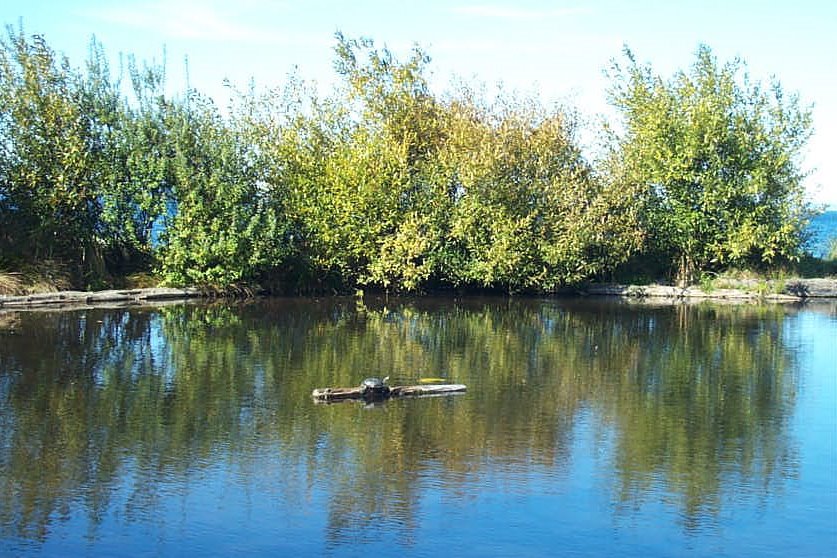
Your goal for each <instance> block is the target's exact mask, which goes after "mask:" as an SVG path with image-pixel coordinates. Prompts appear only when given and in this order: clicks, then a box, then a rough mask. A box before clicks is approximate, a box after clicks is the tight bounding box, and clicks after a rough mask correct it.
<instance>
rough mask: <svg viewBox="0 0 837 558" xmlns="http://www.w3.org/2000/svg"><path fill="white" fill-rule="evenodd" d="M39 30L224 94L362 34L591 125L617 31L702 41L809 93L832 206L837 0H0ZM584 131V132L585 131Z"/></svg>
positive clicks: (303, 64) (814, 183) (439, 77)
mask: <svg viewBox="0 0 837 558" xmlns="http://www.w3.org/2000/svg"><path fill="white" fill-rule="evenodd" d="M21 18H22V21H23V26H24V30H25V32H26V33H27V34H33V33H39V34H43V35H44V36H45V38H46V40H47V42H48V44H50V45H51V46H52V47H53V48H55V49H56V50H59V51H62V52H64V53H65V54H67V55H68V56H69V57H70V60H71V62H72V63H73V64H75V65H80V64H81V63H82V62H83V60H84V59H85V57H86V54H87V48H88V44H89V41H90V38H91V36H93V35H95V36H96V37H97V38H98V39H99V40H100V41H101V42H102V43H103V44H104V46H105V49H106V52H107V53H108V54H110V55H111V56H112V57H113V58H114V59H116V57H117V55H118V54H119V53H120V52H121V53H125V54H134V55H136V56H137V58H139V59H146V60H151V59H156V60H157V61H160V60H161V59H162V53H163V47H165V51H166V60H167V66H168V75H169V87H170V88H171V89H172V90H173V91H181V90H182V89H184V88H185V78H184V72H183V69H184V67H185V64H184V59H185V58H186V57H187V56H188V58H189V82H190V84H191V85H192V86H193V87H196V88H197V89H198V90H200V91H202V92H204V93H207V94H210V95H212V96H214V97H216V99H217V100H218V101H219V102H220V103H224V102H225V101H224V95H225V91H226V90H225V89H224V87H223V80H224V79H225V78H228V79H229V80H230V81H231V82H232V83H233V84H235V85H237V86H239V87H241V88H245V87H246V86H247V84H248V82H249V80H250V79H251V78H253V79H254V80H255V83H256V85H257V87H260V88H261V87H273V86H278V85H282V84H283V83H284V82H285V81H286V78H287V75H288V73H289V72H290V71H292V69H293V68H294V67H297V68H298V73H299V74H300V76H301V77H303V78H305V79H309V80H314V81H316V82H317V84H318V85H319V87H320V89H321V90H323V91H327V90H328V88H329V87H330V86H331V85H332V84H333V82H334V80H335V76H334V72H333V70H332V61H333V56H332V47H333V46H334V33H335V32H336V31H337V30H340V31H342V32H343V33H344V34H345V35H346V36H349V37H357V36H366V37H370V38H372V39H374V40H375V41H376V43H377V44H379V45H386V46H387V47H389V48H390V49H391V50H393V51H394V52H395V53H396V54H397V55H402V56H406V55H407V53H408V51H409V49H410V47H411V46H412V45H413V44H416V43H417V44H419V45H420V46H421V47H422V48H424V49H425V50H426V51H427V52H428V53H429V54H430V56H431V57H432V59H433V61H432V63H431V66H430V69H431V71H432V81H433V84H434V87H436V88H437V89H438V90H439V91H442V90H444V89H445V88H446V87H447V86H448V85H449V84H450V82H451V79H452V78H453V77H454V76H456V77H459V78H462V79H465V80H466V81H477V82H484V83H486V84H488V85H489V86H492V85H494V84H496V83H498V82H502V83H503V84H504V87H505V88H507V89H513V90H519V91H522V92H534V93H536V94H537V95H540V96H541V97H542V99H543V100H544V101H545V102H552V101H558V102H565V103H569V104H571V105H572V106H574V107H576V108H578V109H579V111H580V112H581V113H582V115H584V116H585V117H587V118H588V119H589V120H590V122H591V129H592V125H593V123H594V122H595V119H596V117H597V115H599V114H603V115H610V114H611V113H610V109H609V108H608V107H607V104H606V100H605V91H606V88H607V81H606V78H605V77H604V75H603V70H604V69H606V68H607V66H608V65H609V62H610V60H611V59H613V58H618V57H619V56H620V54H621V50H622V46H623V45H624V44H627V45H628V46H629V47H630V48H631V49H632V50H633V51H634V53H635V54H636V56H637V58H638V59H639V60H640V61H643V62H649V63H651V64H652V66H653V67H654V69H655V70H656V71H657V72H658V73H661V74H663V75H671V74H672V73H673V72H675V71H676V70H678V69H685V68H687V67H688V66H689V65H690V64H691V63H692V61H693V59H694V52H695V50H696V48H697V46H698V44H700V43H705V44H707V45H709V46H710V47H711V48H712V49H713V51H714V53H715V54H716V55H717V56H718V57H719V58H720V59H721V60H722V61H726V60H729V59H731V58H733V57H735V56H740V57H741V58H743V59H744V60H745V61H746V62H747V63H748V68H749V72H750V75H751V77H752V78H755V79H758V80H762V81H765V82H766V81H767V80H768V79H769V78H770V77H771V76H775V77H777V78H778V79H779V80H780V81H781V83H782V85H783V86H784V88H785V90H786V91H793V92H798V93H799V95H800V97H801V98H802V100H803V101H804V102H805V103H807V104H813V105H814V109H813V111H814V126H815V132H814V137H813V138H812V140H811V142H810V143H809V149H808V153H807V156H806V160H805V162H804V165H805V168H807V169H809V170H811V171H812V173H811V176H810V177H809V179H808V188H809V191H810V192H811V197H812V199H813V200H815V201H817V202H819V203H825V204H828V205H830V206H832V208H834V209H837V71H835V69H836V68H837V2H833V1H825V0H793V1H790V0H787V1H771V0H765V1H760V2H757V1H737V0H724V1H714V0H703V1H691V0H690V1H681V2H677V1H674V0H669V1H656V0H650V1H637V0H635V1H630V2H628V1H615V0H613V1H587V2H583V1H570V0H562V1H552V2H549V1H534V0H532V1H527V0H518V1H512V0H468V1H465V0H450V1H447V2H446V1H442V0H424V1H421V2H417V1H416V2H412V1H402V2H397V1H392V0H390V1H386V2H385V1H364V0H351V1H349V0H346V1H342V2H339V1H327V0H302V1H290V0H287V1H283V0H237V1H235V2H229V1H226V2H224V1H217V0H204V1H201V0H183V1H179V0H145V1H136V0H117V1H114V0H109V1H102V0H77V1H73V0H62V1H57V0H52V1H49V0H26V1H19V0H4V1H3V3H2V6H0V21H2V22H3V23H6V24H12V25H15V26H17V24H18V21H19V20H20V19H21ZM591 137H592V133H587V134H585V136H584V138H585V139H586V140H587V141H590V138H591Z"/></svg>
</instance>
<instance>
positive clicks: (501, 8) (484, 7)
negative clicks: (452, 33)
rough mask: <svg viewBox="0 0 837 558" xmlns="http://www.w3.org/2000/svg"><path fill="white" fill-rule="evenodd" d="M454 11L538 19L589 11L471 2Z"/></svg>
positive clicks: (474, 14)
mask: <svg viewBox="0 0 837 558" xmlns="http://www.w3.org/2000/svg"><path fill="white" fill-rule="evenodd" d="M452 11H453V12H454V13H457V14H460V15H466V16H470V17H481V18H493V19H518V20H537V19H551V18H560V17H568V16H575V15H579V14H582V13H585V12H587V9H585V8H580V7H575V8H570V7H567V8H544V9H537V8H525V7H520V6H514V5H502V4H470V5H466V6H456V7H454V8H453V9H452Z"/></svg>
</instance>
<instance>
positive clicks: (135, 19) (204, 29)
mask: <svg viewBox="0 0 837 558" xmlns="http://www.w3.org/2000/svg"><path fill="white" fill-rule="evenodd" d="M283 8H284V4H283V3H280V2H270V1H267V0H239V1H238V2H236V3H235V4H232V3H229V2H207V1H201V0H186V1H183V0H181V1H178V2H172V1H170V0H157V1H154V2H121V3H113V4H112V5H110V6H108V7H106V8H103V9H99V10H97V11H96V13H95V14H91V15H94V16H95V17H96V18H98V19H100V20H103V21H106V22H108V23H113V24H118V25H124V26H126V27H131V28H134V29H136V30H137V31H138V32H153V33H155V34H159V35H162V36H163V37H165V38H167V39H174V40H178V39H183V40H211V41H236V42H249V43H265V44H296V45H298V44H301V43H310V42H311V38H310V37H305V36H302V35H293V34H289V33H288V32H287V31H284V32H277V31H276V30H275V29H271V28H270V27H269V26H268V25H265V23H264V22H269V21H271V20H274V21H275V18H276V17H278V16H279V14H281V12H282V11H283ZM242 14H250V16H249V17H242ZM252 14H263V15H262V17H256V18H253V17H252Z"/></svg>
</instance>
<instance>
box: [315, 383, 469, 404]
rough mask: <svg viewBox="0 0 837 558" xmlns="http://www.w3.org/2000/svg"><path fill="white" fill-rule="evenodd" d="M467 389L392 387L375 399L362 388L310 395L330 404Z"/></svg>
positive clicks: (317, 391) (462, 386) (320, 390)
mask: <svg viewBox="0 0 837 558" xmlns="http://www.w3.org/2000/svg"><path fill="white" fill-rule="evenodd" d="M466 389H467V388H466V386H465V384H431V385H423V386H393V387H391V388H389V389H388V390H387V391H385V392H383V393H381V394H380V395H378V396H376V397H370V396H369V392H368V391H367V390H365V389H364V388H363V387H353V388H318V389H315V390H314V391H313V392H312V393H311V397H313V398H314V399H315V400H316V401H323V402H332V401H345V400H351V399H363V400H368V399H373V400H376V399H377V400H381V399H390V398H395V397H424V396H432V395H447V394H449V393H461V392H463V391H465V390H466Z"/></svg>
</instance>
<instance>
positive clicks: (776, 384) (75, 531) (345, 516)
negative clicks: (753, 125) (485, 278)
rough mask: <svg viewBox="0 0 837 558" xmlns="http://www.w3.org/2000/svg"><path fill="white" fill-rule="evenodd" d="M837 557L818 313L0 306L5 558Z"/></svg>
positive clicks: (831, 376) (309, 304)
mask: <svg viewBox="0 0 837 558" xmlns="http://www.w3.org/2000/svg"><path fill="white" fill-rule="evenodd" d="M386 374H388V375H390V376H391V380H390V383H391V384H411V383H414V382H415V381H416V380H417V379H418V378H419V377H425V376H444V377H446V378H448V379H450V380H451V381H455V382H461V383H465V384H467V385H468V391H467V393H465V394H462V395H458V396H448V397H439V398H425V399H412V400H392V401H389V402H386V403H383V404H379V405H364V404H361V403H357V402H348V403H341V404H334V405H324V404H315V403H314V402H313V401H312V400H311V390H312V389H314V388H317V387H327V386H351V385H356V384H358V383H359V382H360V380H361V379H362V378H363V377H365V376H369V375H386ZM836 553H837V304H835V303H833V302H832V303H825V304H809V305H805V306H778V305H777V306H769V305H764V306H761V305H712V304H701V305H692V306H685V305H677V306H669V305H663V306H654V305H641V304H629V303H624V302H617V301H605V300H600V299H586V300H532V299H511V300H509V299H490V298H489V299H452V298H450V299H422V300H378V299H366V300H365V301H363V302H361V301H358V300H354V299H342V300H267V301H254V302H250V303H241V304H212V305H207V304H175V305H170V306H164V307H158V308H135V309H109V310H108V309H88V310H82V311H63V312H58V311H49V312H46V311H37V312H25V313H5V314H0V555H3V556H36V555H37V556H124V555H130V556H178V555H181V556H230V555H247V556H254V555H266V556H320V555H324V556H353V555H365V556H369V555H373V556H434V557H438V556H457V557H458V556H556V555H561V556H736V557H738V556H777V557H779V556H781V557H785V556H797V557H799V556H834V555H835V554H836Z"/></svg>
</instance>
